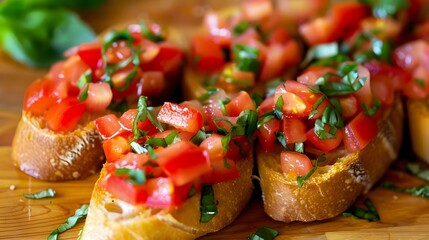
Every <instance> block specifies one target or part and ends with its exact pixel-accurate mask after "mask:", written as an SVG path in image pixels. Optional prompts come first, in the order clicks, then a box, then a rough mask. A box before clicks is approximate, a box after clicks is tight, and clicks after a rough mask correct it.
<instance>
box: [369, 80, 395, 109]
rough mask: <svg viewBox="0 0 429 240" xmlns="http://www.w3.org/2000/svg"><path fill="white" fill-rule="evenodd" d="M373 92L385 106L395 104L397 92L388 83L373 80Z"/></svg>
mask: <svg viewBox="0 0 429 240" xmlns="http://www.w3.org/2000/svg"><path fill="white" fill-rule="evenodd" d="M371 90H372V93H373V94H374V95H375V96H376V97H377V98H378V100H379V101H380V102H381V104H382V105H383V106H389V105H390V104H392V103H393V100H394V98H395V92H394V90H393V86H392V85H391V84H389V83H388V82H387V81H381V80H375V79H371Z"/></svg>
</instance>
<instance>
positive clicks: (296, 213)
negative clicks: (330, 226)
mask: <svg viewBox="0 0 429 240" xmlns="http://www.w3.org/2000/svg"><path fill="white" fill-rule="evenodd" d="M403 117H404V113H403V106H402V102H401V100H400V99H399V97H398V98H397V99H396V100H395V104H394V105H393V106H392V107H391V108H389V109H387V110H386V111H385V113H384V116H383V118H382V120H381V121H379V129H380V132H379V133H378V135H377V136H376V137H375V138H374V139H373V140H372V141H371V142H370V143H369V144H368V146H367V147H365V148H364V149H363V150H362V151H360V152H357V153H353V154H348V155H345V156H344V157H341V158H339V159H338V160H337V161H336V163H335V164H333V165H329V166H323V167H319V168H318V170H317V171H316V173H315V174H314V175H313V176H312V177H311V178H309V179H308V180H307V181H306V182H305V183H304V185H303V186H302V187H301V188H298V186H297V183H296V181H295V180H290V179H288V178H287V177H285V175H283V172H282V170H281V168H280V158H279V156H280V154H279V151H273V152H268V153H267V152H264V151H262V150H261V149H259V148H258V149H257V153H256V158H257V164H258V169H259V176H260V178H261V181H260V183H261V187H262V191H263V200H264V209H265V212H266V213H267V214H268V215H269V216H271V217H272V218H273V219H275V220H278V221H283V222H291V221H304V222H308V221H314V220H322V219H327V218H331V217H334V216H337V215H338V214H340V213H342V212H343V211H345V210H346V209H347V208H348V207H350V206H351V205H352V204H353V202H354V201H355V200H356V198H357V197H358V196H359V195H360V194H362V193H364V192H366V191H368V190H369V189H370V188H371V187H372V186H373V184H374V183H375V182H377V181H378V180H379V179H380V178H381V177H382V175H383V174H384V172H385V171H386V170H387V168H388V167H389V165H390V163H391V162H392V161H393V160H395V159H396V157H397V154H398V152H399V149H400V145H401V141H402V131H403Z"/></svg>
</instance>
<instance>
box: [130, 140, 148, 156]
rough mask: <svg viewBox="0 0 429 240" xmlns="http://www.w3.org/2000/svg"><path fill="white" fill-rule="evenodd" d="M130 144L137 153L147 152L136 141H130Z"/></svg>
mask: <svg viewBox="0 0 429 240" xmlns="http://www.w3.org/2000/svg"><path fill="white" fill-rule="evenodd" d="M130 145H131V148H132V149H133V151H134V152H135V153H137V154H142V153H147V150H146V149H145V148H144V147H143V146H142V145H140V143H138V142H131V143H130Z"/></svg>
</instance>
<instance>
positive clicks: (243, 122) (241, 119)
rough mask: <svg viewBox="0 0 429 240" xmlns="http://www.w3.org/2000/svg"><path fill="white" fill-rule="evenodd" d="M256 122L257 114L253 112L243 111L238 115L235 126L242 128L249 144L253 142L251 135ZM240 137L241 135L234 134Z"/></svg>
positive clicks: (254, 129)
mask: <svg viewBox="0 0 429 240" xmlns="http://www.w3.org/2000/svg"><path fill="white" fill-rule="evenodd" d="M257 122H258V114H257V113H256V112H255V111H253V110H244V111H242V112H241V113H240V115H238V118H237V124H238V125H239V126H240V127H242V128H244V134H245V136H247V138H248V139H249V141H250V142H252V141H253V133H254V132H255V131H256V128H257ZM233 130H235V128H233ZM237 135H242V134H235V136H237Z"/></svg>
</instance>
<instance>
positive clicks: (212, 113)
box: [203, 102, 224, 130]
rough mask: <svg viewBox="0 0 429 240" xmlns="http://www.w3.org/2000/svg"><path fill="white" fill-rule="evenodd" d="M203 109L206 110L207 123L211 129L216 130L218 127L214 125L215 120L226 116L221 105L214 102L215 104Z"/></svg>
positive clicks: (205, 106)
mask: <svg viewBox="0 0 429 240" xmlns="http://www.w3.org/2000/svg"><path fill="white" fill-rule="evenodd" d="M203 109H204V115H205V116H206V121H207V123H208V125H209V127H210V129H211V130H216V126H215V125H214V123H213V120H214V119H216V118H220V117H223V116H224V114H223V112H222V109H221V108H220V105H219V103H217V102H213V103H210V104H207V105H204V106H203Z"/></svg>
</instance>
